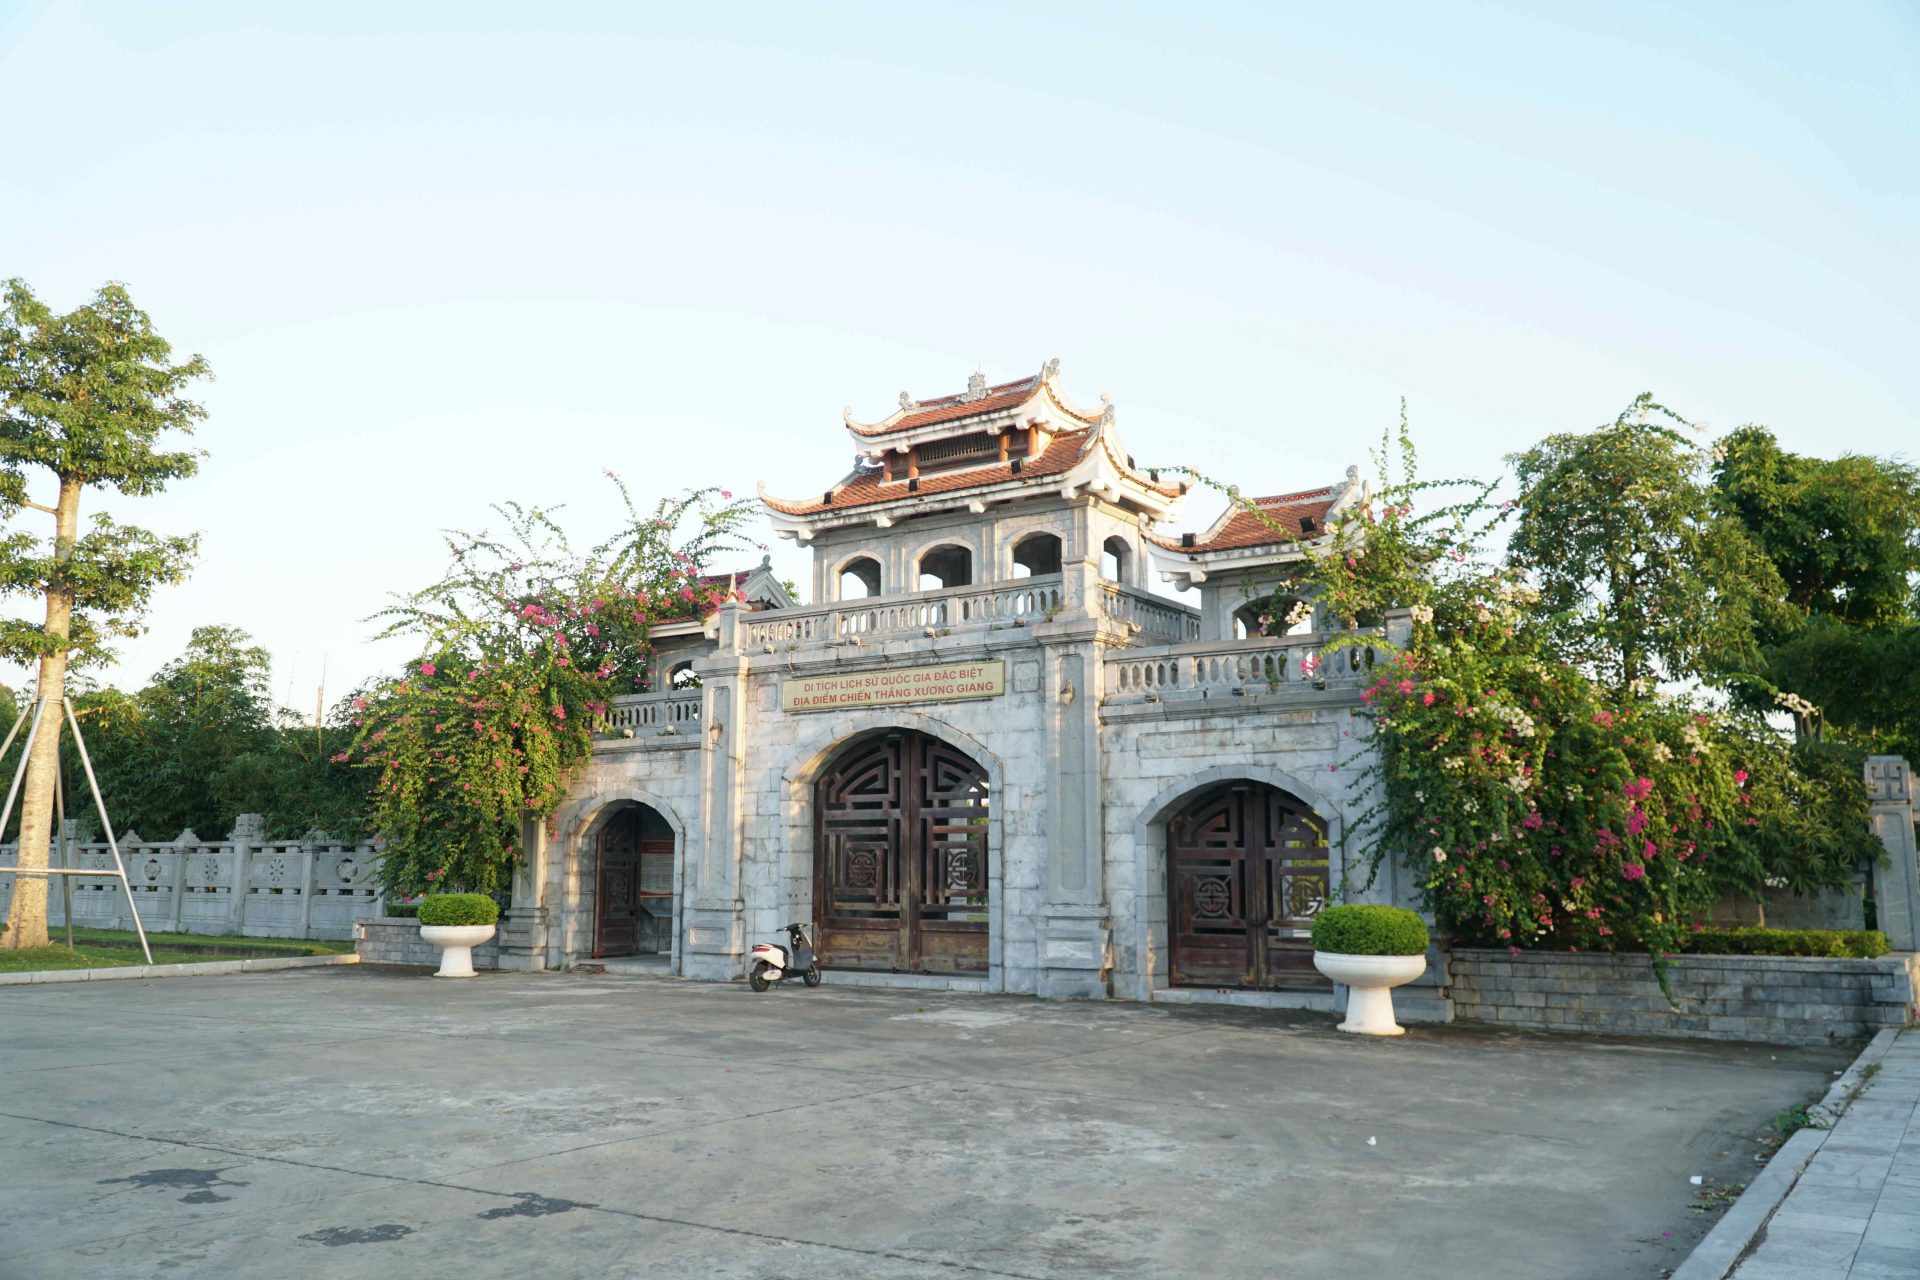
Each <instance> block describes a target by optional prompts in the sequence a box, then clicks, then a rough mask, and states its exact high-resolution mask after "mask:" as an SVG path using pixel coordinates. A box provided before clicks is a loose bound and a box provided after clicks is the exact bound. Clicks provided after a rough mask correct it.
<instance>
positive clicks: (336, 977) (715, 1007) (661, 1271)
mask: <svg viewBox="0 0 1920 1280" xmlns="http://www.w3.org/2000/svg"><path fill="white" fill-rule="evenodd" d="M1849 1057H1850V1054H1849V1053H1847V1052H1846V1051H1842V1050H1806V1049H1786V1048H1769V1047H1767V1046H1754V1045H1706V1044H1693V1043H1683V1042H1674V1043H1666V1042H1657V1041H1647V1040H1609V1039H1600V1038H1591V1037H1585V1038H1582V1037H1550V1036H1545V1035H1538V1034H1526V1033H1505V1032H1495V1031H1491V1030H1487V1029H1468V1028H1462V1027H1449V1028H1430V1029H1420V1028H1416V1029H1415V1030H1414V1031H1413V1033H1412V1034H1410V1035H1408V1036H1407V1037H1405V1038H1404V1039H1401V1040H1398V1041H1380V1040H1366V1039H1361V1038H1358V1037H1352V1036H1342V1035H1339V1034H1337V1033H1335V1032H1334V1031H1332V1029H1331V1019H1329V1018H1328V1017H1325V1016H1323V1015H1313V1014H1282V1013H1268V1012H1256V1011H1245V1010H1220V1009H1209V1008H1194V1007H1179V1008H1173V1007H1164V1006H1163V1007H1144V1006H1139V1005H1130V1004H1118V1003H1111V1004H1058V1003H1043V1002H1038V1001H1034V1000H1029V999H1023V998H1019V997H997V996H973V995H947V994H940V995H934V994H927V995H917V994H903V993H896V992H875V991H867V990H856V989H851V988H839V989H836V988H834V987H831V986H829V987H825V988H821V989H819V990H816V991H808V990H805V989H801V988H798V987H795V988H791V989H789V988H780V989H776V990H774V991H772V992H769V993H767V994H765V995H758V996H756V995H754V994H752V993H751V992H749V991H748V990H747V989H746V988H745V987H744V986H735V987H724V986H711V985H700V984H692V983H682V982H678V981H674V980H671V979H635V978H617V977H584V976H577V975H565V974H489V975H485V976H482V977H481V978H478V979H476V980H474V981H471V982H465V983H458V982H445V981H438V980H435V979H432V978H429V977H427V976H425V975H424V974H421V973H417V972H413V971H403V970H384V969H374V968H366V967H359V968H353V967H349V968H338V969H322V970H308V971H304V972H297V973H279V974H255V975H245V976H235V977H211V978H178V979H171V980H165V981H144V982H102V983H81V984H72V985H54V986H42V987H23V988H12V989H7V990H0V1089H4V1098H0V1276H4V1277H6V1278H7V1280H41V1278H43V1277H87V1278H88V1280H99V1278H101V1277H122V1276H127V1277H137V1276H155V1277H158V1276H166V1277H198V1276H219V1277H267V1276H272V1277H301V1278H303V1280H304V1278H307V1277H362V1276H375V1275H378V1276H405V1277H409V1278H410V1280H411V1278H413V1277H422V1278H424V1277H439V1276H527V1277H541V1278H542V1280H547V1278H550V1277H573V1276H582V1277H589V1276H590V1277H606V1276H649V1277H681V1276H685V1277H703V1278H704V1277H790V1278H793V1280H801V1278H808V1280H811V1278H819V1280H827V1278H829V1277H831V1278H833V1280H841V1278H844V1277H921V1276H949V1277H968V1276H1026V1277H1091V1276H1141V1277H1147V1276H1201V1277H1208V1278H1209V1280H1226V1278H1228V1277H1241V1276H1247V1277H1288V1278H1295V1277H1298V1278H1301V1280H1313V1278H1316V1277H1340V1278H1341V1280H1352V1278H1353V1277H1365V1276H1381V1277H1386V1276H1402V1275H1405V1276H1413V1275H1418V1276H1421V1277H1423V1278H1431V1277H1458V1278H1460V1280H1467V1278H1469V1277H1471V1278H1473V1280H1480V1278H1482V1277H1489V1276H1500V1277H1523V1278H1533V1277H1542V1278H1546V1277H1552V1278H1569V1280H1571V1278H1576V1277H1592V1278H1594V1280H1601V1278H1604V1280H1623V1278H1628V1277H1647V1278H1648V1280H1653V1278H1654V1277H1657V1276H1659V1275H1661V1273H1662V1271H1663V1269H1665V1268H1668V1267H1672V1266H1674V1265H1675V1264H1677V1263H1678V1262H1679V1261H1680V1260H1681V1259H1682V1258H1683V1257H1685V1255H1686V1253H1687V1250H1688V1249H1689V1248H1691V1246H1692V1244H1693V1242H1694V1241H1695V1240H1696V1239H1697V1238H1698V1237H1699V1236H1700V1235H1701V1234H1702V1233H1703V1232H1704V1231H1705V1230H1706V1228H1707V1227H1708V1226H1709V1225H1710V1216H1709V1215H1708V1214H1703V1213H1699V1212H1693V1211H1690V1210H1689V1208H1688V1205H1689V1202H1690V1201H1691V1200H1692V1197H1693V1192H1694V1188H1693V1187H1691V1186H1690V1185H1689V1183H1688V1178H1689V1176H1690V1175H1695V1174H1699V1175H1702V1176H1703V1177H1704V1178H1705V1179H1706V1183H1707V1185H1709V1186H1712V1185H1717V1184H1721V1183H1729V1182H1744V1181H1746V1180H1748V1179H1749V1178H1750V1177H1751V1176H1752V1173H1753V1170H1754V1165H1753V1162H1752V1152H1753V1151H1754V1150H1755V1146H1754V1144H1753V1141H1752V1136H1753V1134H1754V1133H1755V1132H1756V1131H1758V1130H1759V1129H1761V1128H1763V1127H1764V1126H1765V1123H1766V1121H1767V1118H1768V1117H1769V1116H1770V1115H1772V1114H1773V1113H1775V1112H1779V1111H1782V1110H1784V1109H1785V1108H1786V1107H1788V1106H1789V1105H1791V1104H1792V1103H1795V1102H1801V1101H1806V1100H1808V1099H1809V1098H1810V1097H1812V1096H1813V1095H1815V1094H1817V1093H1818V1092H1819V1091H1821V1090H1822V1089H1824V1088H1825V1087H1826V1086H1827V1085H1828V1084H1829V1083H1830V1082H1831V1079H1832V1074H1833V1072H1834V1071H1835V1070H1837V1069H1839V1068H1840V1067H1842V1066H1844V1065H1845V1064H1846V1062H1847V1061H1848V1059H1849Z"/></svg>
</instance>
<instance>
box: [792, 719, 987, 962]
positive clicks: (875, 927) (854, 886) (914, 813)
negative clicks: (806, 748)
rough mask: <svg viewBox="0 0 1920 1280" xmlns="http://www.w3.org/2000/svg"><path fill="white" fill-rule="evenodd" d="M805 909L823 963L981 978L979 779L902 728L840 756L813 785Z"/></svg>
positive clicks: (983, 788) (968, 764) (983, 857)
mask: <svg viewBox="0 0 1920 1280" xmlns="http://www.w3.org/2000/svg"><path fill="white" fill-rule="evenodd" d="M813 902H814V923H815V925H816V928H817V934H818V936H817V943H818V946H819V950H820V961H821V963H822V964H824V965H828V966H831V967H835V968H841V969H888V970H899V971H905V972H909V973H984V972H986V969H987V776H986V771H985V770H983V769H982V768H981V767H980V766H979V765H977V764H975V763H974V762H973V761H972V760H971V759H969V758H968V757H967V756H965V755H963V754H961V753H960V752H958V751H956V750H954V749H953V748H952V747H950V746H948V745H947V744H946V743H944V742H941V741H940V740H939V739H938V738H932V737H928V736H927V735H926V734H923V733H915V732H913V731H911V730H896V731H893V732H890V733H887V734H884V735H881V736H879V737H874V738H868V739H866V740H864V741H862V742H859V743H856V744H854V745H853V746H852V747H850V748H848V749H847V751H846V752H845V753H844V754H843V755H841V756H840V758H839V759H837V760H835V761H834V762H833V764H832V765H830V766H829V767H828V769H827V771H826V773H825V774H823V775H822V776H821V778H820V781H819V783H818V785H817V786H816V787H815V789H814V890H813Z"/></svg>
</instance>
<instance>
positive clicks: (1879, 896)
mask: <svg viewBox="0 0 1920 1280" xmlns="http://www.w3.org/2000/svg"><path fill="white" fill-rule="evenodd" d="M1866 774H1867V803H1868V805H1869V806H1870V808H1869V811H1868V812H1869V818H1868V821H1869V822H1870V823H1871V824H1872V826H1873V834H1875V835H1876V836H1879V837H1880V843H1881V844H1883V845H1885V846H1886V847H1887V860H1888V864H1889V865H1886V866H1877V867H1875V868H1874V869H1873V888H1874V901H1875V903H1876V904H1877V905H1878V907H1879V913H1880V931H1881V932H1882V933H1884V934H1886V935H1887V942H1888V943H1889V944H1891V945H1892V947H1893V949H1894V950H1895V951H1920V855H1916V852H1915V849H1914V839H1913V770H1912V768H1911V767H1909V766H1908V764H1907V762H1906V759H1905V757H1902V756H1868V757H1867V768H1866Z"/></svg>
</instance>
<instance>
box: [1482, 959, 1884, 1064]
mask: <svg viewBox="0 0 1920 1280" xmlns="http://www.w3.org/2000/svg"><path fill="white" fill-rule="evenodd" d="M1667 972H1668V978H1669V981H1670V983H1671V985H1672V987H1673V995H1674V1003H1675V1004H1677V1005H1678V1008H1677V1009H1676V1008H1674V1007H1673V1006H1672V1005H1670V1004H1669V1003H1668V1001H1667V998H1666V996H1665V995H1664V994H1662V992H1661V990H1660V984H1659V981H1658V980H1657V978H1656V977H1655V975H1654V971H1653V963H1652V961H1651V960H1650V959H1648V957H1646V956H1608V955H1574V954H1567V953H1561V952H1522V953H1520V954H1518V955H1514V954H1511V953H1509V952H1506V951H1488V950H1475V949H1468V948H1456V949H1454V950H1453V951H1452V952H1451V954H1450V956H1449V960H1448V987H1447V993H1448V995H1449V996H1450V997H1451V998H1452V1001H1453V1010H1454V1016H1455V1017H1457V1018H1464V1019H1474V1020H1478V1021H1482V1022H1491V1023H1496V1024H1498V1025H1500V1026H1511V1027H1537V1028H1542V1029H1545V1030H1549V1031H1609V1032H1617V1033H1620V1034H1624V1035H1652V1036H1685V1037H1699V1038H1702V1039H1713V1040H1753V1041H1768V1042H1773V1043H1779V1044H1827V1043H1830V1042H1833V1041H1840V1040H1851V1039H1855V1038H1857V1037H1860V1036H1866V1035H1871V1034H1872V1033H1874V1032H1876V1031H1879V1030H1881V1029H1882V1028H1885V1027H1900V1026H1905V1025H1906V1024H1907V1023H1908V1022H1909V1021H1911V1020H1913V1018H1914V1016H1915V1013H1916V1002H1915V996H1916V991H1920V955H1916V954H1915V953H1912V952H1894V953H1891V954H1889V955H1885V956H1882V957H1880V958H1879V959H1877V960H1826V959H1814V958H1809V957H1801V956H1693V955H1689V956H1680V957H1676V958H1675V959H1674V960H1673V961H1671V962H1670V964H1669V966H1668V971H1667Z"/></svg>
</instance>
